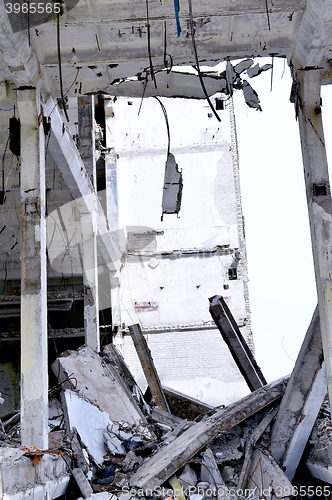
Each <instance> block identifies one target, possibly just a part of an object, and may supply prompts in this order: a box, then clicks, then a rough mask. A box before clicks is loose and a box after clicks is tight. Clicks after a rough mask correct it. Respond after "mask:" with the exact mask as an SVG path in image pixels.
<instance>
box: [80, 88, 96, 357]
mask: <svg viewBox="0 0 332 500" xmlns="http://www.w3.org/2000/svg"><path fill="white" fill-rule="evenodd" d="M78 150H79V153H80V155H81V158H82V160H83V162H84V165H85V168H86V169H87V172H88V175H89V177H90V180H91V183H92V185H93V186H94V187H95V188H96V185H97V174H96V161H95V156H94V151H95V129H94V97H93V96H91V95H90V96H82V97H79V98H78ZM81 224H82V236H83V248H82V251H83V252H82V253H83V255H82V261H83V285H84V330H85V343H86V345H88V346H89V347H91V349H93V350H94V351H96V352H99V350H100V336H99V313H98V311H99V307H98V306H99V304H98V261H97V237H96V214H95V213H91V214H89V213H87V214H81Z"/></svg>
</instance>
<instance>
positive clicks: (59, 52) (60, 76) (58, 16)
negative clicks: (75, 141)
mask: <svg viewBox="0 0 332 500" xmlns="http://www.w3.org/2000/svg"><path fill="white" fill-rule="evenodd" d="M56 20H57V23H56V28H57V30H56V33H57V47H58V65H59V80H60V93H61V100H62V106H63V111H64V113H65V116H66V118H67V122H69V116H68V113H67V108H66V103H65V96H64V94H63V84H62V68H61V50H60V14H59V13H58V14H57V15H56Z"/></svg>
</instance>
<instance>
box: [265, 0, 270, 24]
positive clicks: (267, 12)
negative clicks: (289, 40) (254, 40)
mask: <svg viewBox="0 0 332 500" xmlns="http://www.w3.org/2000/svg"><path fill="white" fill-rule="evenodd" d="M265 7H266V16H267V25H268V27H269V31H271V24H270V15H269V8H268V6H267V0H265Z"/></svg>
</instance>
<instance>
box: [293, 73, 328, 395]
mask: <svg viewBox="0 0 332 500" xmlns="http://www.w3.org/2000/svg"><path fill="white" fill-rule="evenodd" d="M297 74H298V86H299V89H298V98H299V101H298V105H297V109H298V119H299V127H300V137H301V147H302V157H303V166H304V178H305V184H306V194H307V203H308V211H309V222H310V231H311V241H312V251H313V257H314V266H315V276H316V287H317V294H318V308H319V315H320V328H321V334H322V341H323V350H324V359H325V363H326V375H327V386H328V391H329V398H330V402H332V201H331V189H330V183H329V175H328V166H327V157H326V150H325V139H324V131H323V122H322V114H321V105H320V86H321V80H320V71H319V69H306V70H298V72H297ZM299 251H300V249H299Z"/></svg>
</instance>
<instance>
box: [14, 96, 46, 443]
mask: <svg viewBox="0 0 332 500" xmlns="http://www.w3.org/2000/svg"><path fill="white" fill-rule="evenodd" d="M17 105H18V110H19V115H20V121H21V437H22V444H23V445H33V446H36V447H37V448H40V449H47V448H48V394H47V391H48V366H47V279H46V278H47V276H46V225H45V136H44V128H43V119H42V118H43V115H42V110H41V106H40V96H39V93H38V92H37V91H36V89H33V88H31V89H25V90H19V91H18V92H17Z"/></svg>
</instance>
